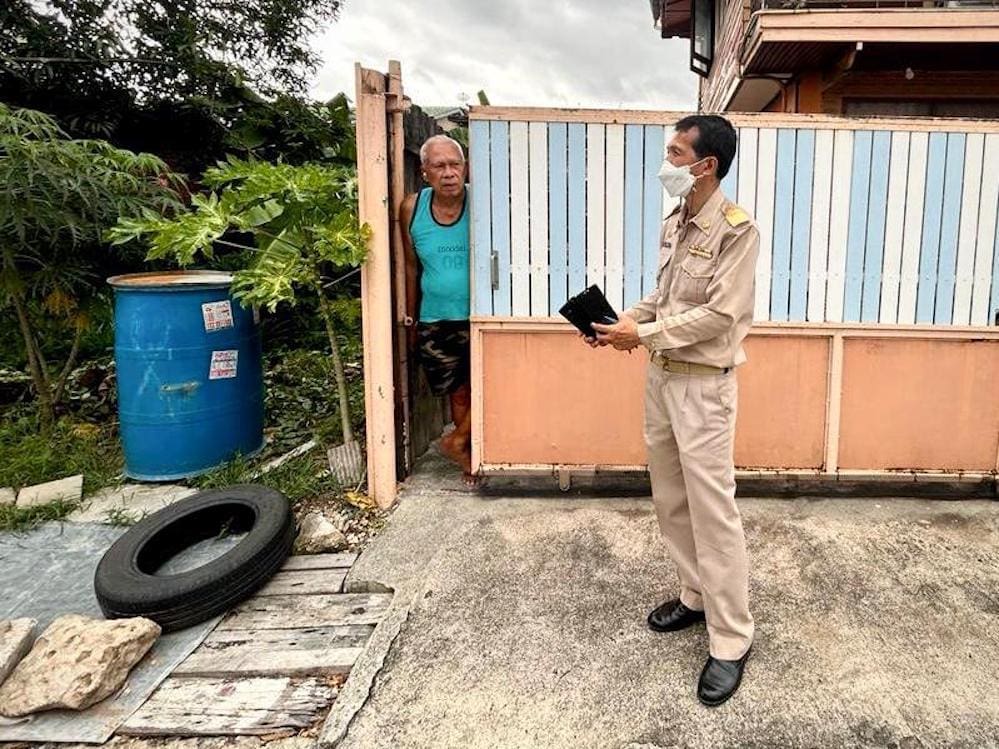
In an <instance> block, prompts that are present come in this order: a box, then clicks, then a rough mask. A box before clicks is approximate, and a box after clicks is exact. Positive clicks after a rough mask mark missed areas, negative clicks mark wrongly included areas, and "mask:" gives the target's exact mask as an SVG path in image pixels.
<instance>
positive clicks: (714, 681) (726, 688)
mask: <svg viewBox="0 0 999 749" xmlns="http://www.w3.org/2000/svg"><path fill="white" fill-rule="evenodd" d="M751 652H752V648H750V649H749V650H747V651H746V654H745V655H744V656H742V658H740V659H739V660H737V661H722V660H719V659H718V658H712V657H710V656H708V662H707V663H705V664H704V670H703V671H701V679H700V681H698V682H697V699H699V700H700V701H701V703H702V704H704V705H707V706H708V707H717V706H718V705H720V704H722V703H723V702H725V700H727V699H728V698H729V697H731V696H732V695H733V694H735V690H736V689H738V688H739V683H740V682H741V681H742V672H743V671H744V670H745V669H746V660H747V659H748V658H749V654H750V653H751Z"/></svg>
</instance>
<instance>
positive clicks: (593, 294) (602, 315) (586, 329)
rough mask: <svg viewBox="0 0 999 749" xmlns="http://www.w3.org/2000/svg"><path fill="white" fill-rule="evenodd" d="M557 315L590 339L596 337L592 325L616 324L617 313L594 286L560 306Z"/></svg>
mask: <svg viewBox="0 0 999 749" xmlns="http://www.w3.org/2000/svg"><path fill="white" fill-rule="evenodd" d="M559 314H560V315H562V317H564V318H565V319H566V320H568V321H569V322H571V323H572V324H573V325H575V326H576V327H577V328H578V329H579V332H581V333H582V334H583V335H585V336H588V337H590V338H596V336H597V332H596V331H595V330H594V329H593V327H592V325H591V324H592V323H595V322H598V323H603V324H607V325H610V324H613V323H616V322H617V313H616V312H615V311H614V308H613V307H611V306H610V303H609V302H608V301H607V297H605V296H604V293H603V292H602V291H601V290H600V288H599V287H598V286H596V285H593V286H591V287H590V288H588V289H586V290H585V291H581V292H580V293H579V294H576V296H574V297H572V298H570V299H569V301H567V302H566V303H565V304H563V305H562V308H561V309H560V310H559Z"/></svg>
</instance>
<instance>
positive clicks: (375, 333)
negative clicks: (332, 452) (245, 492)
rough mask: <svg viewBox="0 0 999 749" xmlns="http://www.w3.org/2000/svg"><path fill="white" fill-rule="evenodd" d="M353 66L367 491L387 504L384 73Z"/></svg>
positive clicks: (389, 406)
mask: <svg viewBox="0 0 999 749" xmlns="http://www.w3.org/2000/svg"><path fill="white" fill-rule="evenodd" d="M354 69H355V79H356V85H357V99H356V102H357V125H356V127H357V182H358V191H357V193H358V213H359V215H360V219H361V221H362V222H363V223H366V224H368V226H370V227H371V232H372V234H371V241H370V242H369V244H368V258H367V260H365V262H364V265H363V266H362V267H361V310H362V335H363V341H364V406H365V414H366V417H367V419H366V427H367V430H366V442H367V450H368V492H369V493H370V494H371V496H372V497H373V498H374V500H375V501H376V502H377V503H378V505H379V506H380V507H388V506H389V505H391V504H392V502H394V501H395V493H396V483H395V482H396V471H395V402H394V390H393V385H392V361H393V356H392V262H391V255H390V251H391V250H390V246H389V236H390V234H389V194H388V187H389V185H388V154H387V150H388V147H387V137H388V133H387V131H386V110H385V76H384V75H383V74H381V73H378V72H377V71H374V70H366V69H364V68H362V67H361V66H360V64H357V65H355V68H354Z"/></svg>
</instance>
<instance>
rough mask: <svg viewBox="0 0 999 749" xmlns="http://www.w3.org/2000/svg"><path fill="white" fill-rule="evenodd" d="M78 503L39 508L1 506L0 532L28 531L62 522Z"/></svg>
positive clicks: (58, 503) (56, 503) (55, 504)
mask: <svg viewBox="0 0 999 749" xmlns="http://www.w3.org/2000/svg"><path fill="white" fill-rule="evenodd" d="M77 506H78V505H77V503H76V502H61V501H60V502H50V503H49V504H46V505H39V506H38V507H14V505H0V531H14V532H17V531H28V530H31V529H32V528H34V527H35V526H37V525H41V524H42V523H47V522H49V521H50V520H62V519H63V518H64V517H66V516H67V515H69V513H71V512H72V511H73V510H75V509H76V508H77Z"/></svg>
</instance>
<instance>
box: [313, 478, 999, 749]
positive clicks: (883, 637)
mask: <svg viewBox="0 0 999 749" xmlns="http://www.w3.org/2000/svg"><path fill="white" fill-rule="evenodd" d="M442 472H443V473H444V475H446V474H447V472H448V468H447V467H446V466H443V465H441V464H440V463H439V462H437V461H436V460H433V459H431V460H428V461H426V463H425V464H424V465H423V467H422V470H421V472H420V473H419V474H418V475H417V476H416V477H414V478H413V479H412V480H411V481H410V482H409V483H408V484H407V487H406V489H405V491H404V493H403V496H402V499H401V504H400V506H399V508H398V509H397V510H396V512H395V513H394V514H393V516H392V517H391V519H390V521H389V524H388V526H387V528H386V529H385V531H384V532H383V534H382V535H381V536H380V537H378V538H377V539H376V540H375V541H374V542H373V543H372V545H371V546H370V547H369V549H368V550H367V551H365V552H364V554H362V556H361V558H360V560H359V561H358V562H357V563H356V564H355V566H354V568H353V570H352V572H351V574H350V577H349V578H348V588H353V589H357V590H378V589H382V588H383V587H389V588H392V589H394V590H395V591H396V599H395V600H396V604H395V617H394V621H395V625H394V626H393V625H392V624H391V623H389V624H386V629H385V630H384V631H383V632H382V633H381V637H380V642H381V644H380V645H377V644H376V645H375V648H374V651H373V652H372V653H370V654H368V655H369V656H370V657H369V658H367V663H366V665H365V666H364V668H355V673H354V674H353V675H352V676H351V682H348V685H349V686H350V687H351V689H352V691H353V694H352V695H351V694H344V695H342V696H341V700H338V705H337V706H335V707H334V714H333V715H331V718H330V721H329V723H328V724H327V726H326V731H325V733H324V734H323V738H322V742H323V743H325V744H327V745H329V744H331V743H338V745H339V746H341V747H344V748H345V749H347V748H349V749H362V748H363V749H373V748H374V747H398V748H400V749H402V748H404V747H462V748H463V749H471V748H472V747H504V748H506V747H573V748H578V747H635V748H637V747H643V748H647V749H652V748H653V747H662V748H665V747H691V748H692V747H712V749H717V748H720V747H782V748H783V747H901V748H904V749H912V748H913V747H976V748H979V747H996V746H999V504H997V503H995V502H990V501H987V500H964V501H960V502H948V501H940V500H936V501H934V500H924V499H905V498H897V499H894V498H893V499H842V498H841V499H807V500H806V499H791V500H787V499H746V500H741V501H740V505H741V508H742V512H743V518H744V523H745V527H746V533H747V537H748V540H749V547H750V555H751V559H752V573H751V602H752V607H753V613H754V615H755V617H756V622H757V636H756V643H755V647H754V652H753V656H752V657H751V659H750V661H749V664H748V666H747V671H746V676H745V679H744V682H743V685H742V688H741V689H740V691H739V692H738V693H737V694H736V696H735V697H734V698H733V699H732V700H731V701H730V702H729V703H727V704H726V705H724V706H722V707H720V708H716V709H708V708H705V707H703V706H701V705H700V704H699V703H698V701H697V698H696V695H695V689H696V683H697V677H698V675H699V673H700V669H701V666H702V665H703V662H704V659H705V658H706V656H707V637H706V633H705V630H704V627H703V625H701V626H698V627H695V628H693V629H690V630H686V631H684V632H681V633H677V634H667V635H664V634H655V633H653V632H650V631H649V630H647V629H646V627H645V616H646V613H647V611H648V610H649V609H650V608H652V607H653V606H655V605H657V604H658V603H659V602H661V601H662V600H663V599H665V598H667V597H672V596H674V595H675V593H676V588H675V579H676V578H675V572H674V570H673V567H672V565H671V563H670V562H669V561H668V559H667V557H666V552H665V548H664V546H663V544H662V542H661V541H660V539H659V536H658V532H657V529H656V527H655V518H654V515H653V512H652V506H651V502H650V501H649V500H647V499H642V498H614V497H606V498H600V499H585V498H571V499H567V498H561V497H554V498H530V497H501V496H489V497H482V496H477V495H474V494H467V493H462V492H458V491H452V490H451V489H450V488H452V487H455V486H456V483H455V482H454V481H453V480H451V479H442V478H441V475H442ZM359 665H360V664H359Z"/></svg>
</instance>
